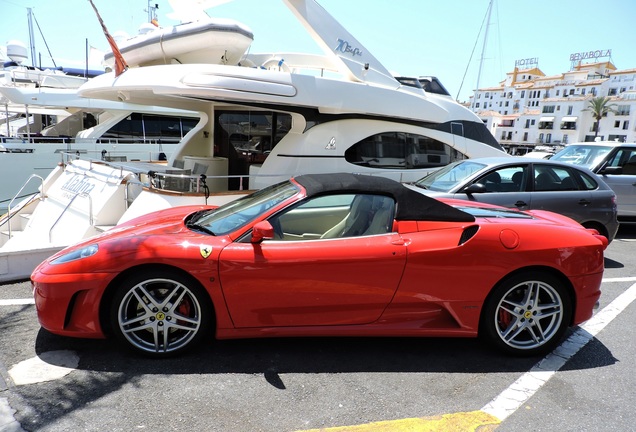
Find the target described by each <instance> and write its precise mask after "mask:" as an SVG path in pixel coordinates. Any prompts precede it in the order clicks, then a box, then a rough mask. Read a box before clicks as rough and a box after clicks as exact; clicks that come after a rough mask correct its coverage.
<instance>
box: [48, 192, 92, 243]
mask: <svg viewBox="0 0 636 432" xmlns="http://www.w3.org/2000/svg"><path fill="white" fill-rule="evenodd" d="M77 197H82V198H88V224H89V225H90V226H93V225H94V224H95V222H94V220H93V199H92V198H91V196H90V195H89V194H88V193H86V192H81V193H78V194H75V195H73V198H71V199H70V200H69V202H68V204H66V207H64V210H62V213H60V215H59V216H58V217H57V219H56V220H55V222H53V225H51V228H50V229H49V243H53V230H54V229H55V227H56V226H57V224H58V222H59V221H60V220H62V216H64V214H65V213H66V211H67V210H68V209H69V208H70V207H71V205H72V204H73V202H74V201H75V199H76V198H77Z"/></svg>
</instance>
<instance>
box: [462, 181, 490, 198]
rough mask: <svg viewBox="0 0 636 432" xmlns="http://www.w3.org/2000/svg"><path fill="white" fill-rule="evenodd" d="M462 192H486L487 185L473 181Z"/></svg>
mask: <svg viewBox="0 0 636 432" xmlns="http://www.w3.org/2000/svg"><path fill="white" fill-rule="evenodd" d="M462 192H464V193H466V194H469V195H470V194H474V193H484V192H486V186H484V185H483V184H481V183H473V184H471V185H470V186H468V187H465V188H464V190H462Z"/></svg>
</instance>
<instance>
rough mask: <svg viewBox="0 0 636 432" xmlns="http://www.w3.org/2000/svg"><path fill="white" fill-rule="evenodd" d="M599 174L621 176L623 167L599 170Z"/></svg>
mask: <svg viewBox="0 0 636 432" xmlns="http://www.w3.org/2000/svg"><path fill="white" fill-rule="evenodd" d="M598 173H599V174H601V175H604V174H623V167H619V166H616V167H605V168H603V169H601V170H600V171H599V172H598Z"/></svg>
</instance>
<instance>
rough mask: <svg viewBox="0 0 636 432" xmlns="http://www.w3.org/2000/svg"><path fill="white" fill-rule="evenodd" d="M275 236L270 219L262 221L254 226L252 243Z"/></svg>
mask: <svg viewBox="0 0 636 432" xmlns="http://www.w3.org/2000/svg"><path fill="white" fill-rule="evenodd" d="M273 238H274V227H273V226H272V224H271V223H269V222H268V221H260V222H258V223H257V224H255V225H254V226H253V227H252V239H251V242H252V243H260V242H262V241H263V240H272V239H273Z"/></svg>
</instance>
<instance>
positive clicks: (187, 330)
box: [110, 270, 212, 357]
mask: <svg viewBox="0 0 636 432" xmlns="http://www.w3.org/2000/svg"><path fill="white" fill-rule="evenodd" d="M110 318H111V325H112V329H113V330H114V335H115V337H116V338H117V339H118V340H119V341H121V342H123V343H124V344H125V345H127V346H128V347H130V348H132V349H133V350H134V351H137V352H138V353H141V354H144V355H147V356H151V357H166V356H170V355H176V354H179V353H181V352H183V351H185V350H187V349H189V348H190V347H192V346H193V345H195V344H196V343H197V342H198V341H199V340H200V339H201V337H203V335H204V334H206V333H207V331H208V329H209V326H210V323H211V320H212V309H211V306H210V304H209V298H208V297H207V295H206V293H205V292H204V290H203V289H202V288H201V287H200V286H199V284H198V283H197V282H196V281H195V280H193V279H192V278H191V277H187V276H184V275H182V274H180V273H178V272H175V271H169V270H163V271H143V272H140V273H139V274H136V275H134V276H131V277H129V278H127V279H126V280H124V281H123V282H122V283H121V284H120V287H119V289H118V290H117V291H116V293H115V295H114V296H113V301H112V303H111V310H110Z"/></svg>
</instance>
